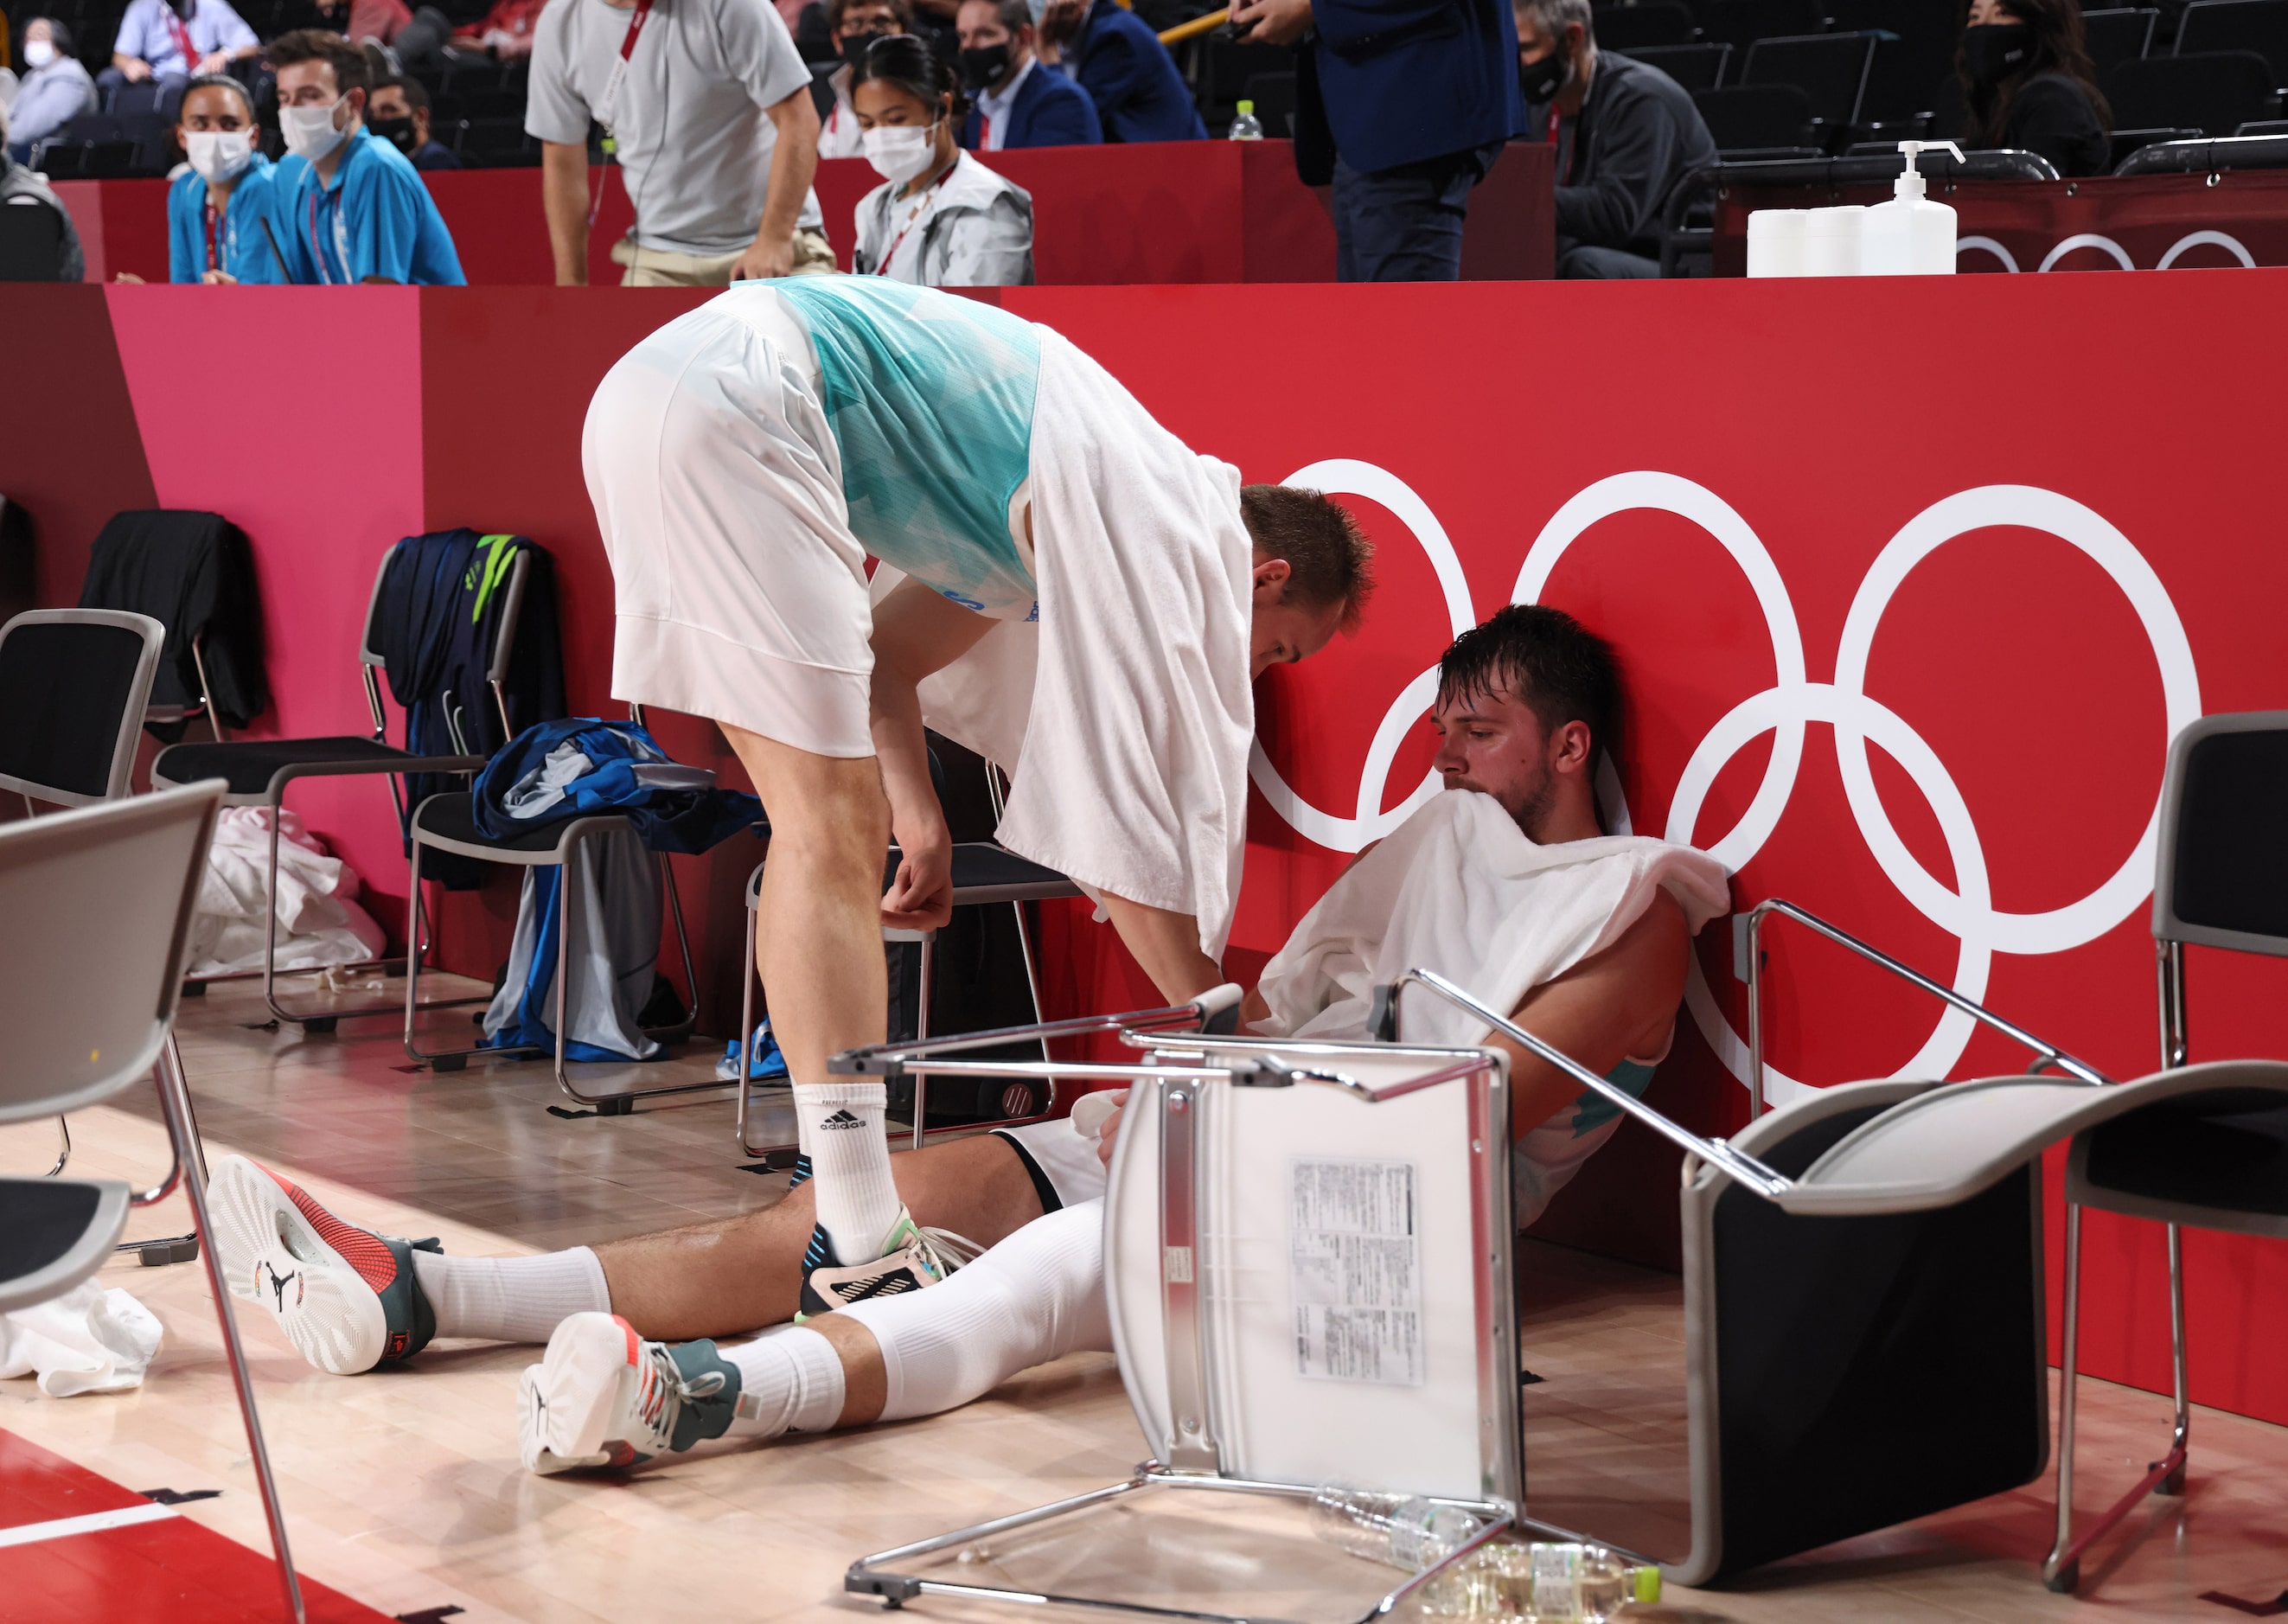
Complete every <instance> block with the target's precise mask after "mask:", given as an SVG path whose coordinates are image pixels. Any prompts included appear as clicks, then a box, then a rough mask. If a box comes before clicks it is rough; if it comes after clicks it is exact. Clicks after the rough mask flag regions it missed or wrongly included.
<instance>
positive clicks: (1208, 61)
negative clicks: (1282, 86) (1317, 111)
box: [1194, 36, 1295, 135]
mask: <svg viewBox="0 0 2288 1624" xmlns="http://www.w3.org/2000/svg"><path fill="white" fill-rule="evenodd" d="M1202 45H1203V50H1202V52H1201V56H1200V76H1199V84H1198V85H1197V86H1196V89H1195V91H1194V95H1195V98H1196V100H1197V101H1198V102H1199V105H1200V116H1201V117H1202V118H1204V119H1205V120H1206V121H1207V126H1208V133H1209V134H1210V135H1221V134H1223V133H1224V131H1226V130H1227V129H1228V128H1230V125H1231V120H1232V112H1233V109H1234V108H1235V107H1237V105H1238V103H1239V99H1240V98H1241V97H1243V96H1244V95H1246V94H1247V83H1248V81H1249V80H1251V79H1252V78H1254V77H1255V76H1257V75H1259V74H1280V73H1283V74H1292V73H1293V72H1294V71H1295V53H1294V52H1292V51H1291V50H1289V49H1288V48H1287V47H1286V46H1284V45H1251V44H1245V43H1244V42H1243V41H1240V40H1235V39H1217V38H1215V37H1214V36H1209V37H1208V38H1207V39H1206V40H1204V41H1203V42H1202ZM1264 133H1265V134H1266V135H1271V134H1279V135H1284V134H1285V133H1287V132H1286V131H1284V130H1279V131H1273V130H1272V129H1271V127H1270V126H1269V125H1268V124H1267V125H1265V126H1264Z"/></svg>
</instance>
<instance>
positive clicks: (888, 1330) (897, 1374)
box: [838, 1201, 1112, 1421]
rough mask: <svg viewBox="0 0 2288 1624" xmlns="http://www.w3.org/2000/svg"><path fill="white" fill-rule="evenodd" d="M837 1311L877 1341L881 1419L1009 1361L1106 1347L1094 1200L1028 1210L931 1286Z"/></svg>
mask: <svg viewBox="0 0 2288 1624" xmlns="http://www.w3.org/2000/svg"><path fill="white" fill-rule="evenodd" d="M838 1312H840V1313H842V1314H845V1315H846V1316H848V1317H849V1318H852V1319H854V1320H857V1321H858V1322H859V1323H860V1324H862V1325H864V1326H865V1327H866V1328H867V1329H868V1330H870V1331H871V1332H872V1333H874V1340H875V1341H877V1342H878V1343H879V1344H880V1346H881V1349H882V1365H883V1369H884V1373H885V1374H886V1376H887V1378H888V1381H889V1394H888V1399H887V1402H886V1403H885V1404H884V1405H883V1406H882V1419H883V1420H884V1421H901V1420H903V1419H905V1418H907V1417H909V1416H915V1415H934V1414H936V1413H938V1412H939V1411H941V1410H950V1409H952V1408H954V1407H955V1406H956V1405H964V1404H967V1403H968V1402H969V1401H970V1400H971V1399H973V1398H975V1397H979V1396H981V1395H982V1394H985V1393H989V1392H990V1391H992V1390H993V1389H995V1388H997V1387H998V1386H999V1385H1000V1384H1001V1383H1002V1382H1004V1381H1007V1380H1008V1379H1009V1378H1010V1377H1012V1376H1013V1375H1015V1374H1016V1373H1018V1372H1019V1371H1021V1370H1029V1369H1031V1368H1032V1367H1033V1366H1034V1365H1045V1364H1047V1363H1048V1362H1049V1361H1050V1360H1052V1359H1060V1358H1062V1357H1064V1356H1065V1355H1066V1354H1069V1353H1078V1352H1082V1351H1084V1350H1095V1351H1107V1350H1109V1349H1110V1348H1111V1346H1112V1329H1111V1324H1110V1321H1109V1320H1108V1318H1107V1316H1106V1313H1105V1308H1104V1204H1103V1203H1102V1202H1101V1201H1089V1202H1084V1203H1083V1204H1082V1205H1081V1206H1071V1207H1067V1208H1065V1209H1064V1210H1062V1211H1061V1212H1055V1213H1051V1214H1049V1215H1048V1216H1046V1217H1045V1218H1038V1219H1036V1220H1035V1221H1034V1222H1031V1223H1029V1224H1027V1225H1026V1226H1025V1227H1024V1228H1023V1229H1021V1230H1018V1231H1017V1232H1016V1233H1015V1234H1014V1235H1012V1236H1011V1237H1009V1238H1008V1239H1006V1240H1005V1241H1003V1242H1002V1243H1001V1244H1000V1245H999V1246H995V1247H993V1248H992V1249H991V1250H989V1251H988V1252H987V1253H986V1254H984V1255H983V1256H981V1257H980V1258H979V1259H978V1260H977V1261H976V1262H973V1263H971V1264H970V1265H969V1266H968V1267H966V1268H965V1269H962V1270H958V1271H957V1272H956V1273H955V1274H954V1276H953V1278H950V1279H949V1280H947V1281H946V1282H945V1283H944V1284H943V1285H941V1286H931V1287H929V1288H928V1289H927V1290H926V1291H920V1292H916V1293H914V1294H911V1295H909V1296H903V1297H892V1298H889V1299H888V1300H886V1301H881V1300H877V1301H874V1302H856V1303H853V1304H851V1306H850V1307H848V1308H846V1309H842V1310H838Z"/></svg>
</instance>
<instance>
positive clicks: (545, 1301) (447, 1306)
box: [413, 1246, 612, 1342]
mask: <svg viewBox="0 0 2288 1624" xmlns="http://www.w3.org/2000/svg"><path fill="white" fill-rule="evenodd" d="M413 1278H414V1280H415V1281H416V1282H417V1284H418V1285H419V1286H420V1287H421V1294H422V1295H423V1296H425V1297H426V1298H428V1299H429V1306H430V1308H431V1309H432V1310H434V1312H435V1313H436V1316H437V1334H438V1335H440V1336H475V1337H482V1338H484V1339H486V1340H487V1341H497V1342H544V1341H547V1340H548V1339H549V1336H550V1335H551V1334H552V1333H553V1332H554V1331H555V1329H556V1327H557V1326H558V1325H560V1324H561V1323H562V1322H563V1321H564V1320H566V1319H567V1318H570V1317H571V1316H572V1315H575V1314H578V1313H584V1312H586V1311H589V1310H593V1311H595V1312H597V1313H600V1314H608V1313H610V1312H611V1311H612V1294H611V1291H610V1289H609V1288H608V1286H606V1285H605V1284H604V1266H603V1265H602V1264H601V1263H600V1262H597V1261H596V1254H594V1253H593V1252H591V1251H589V1250H588V1248H587V1247H585V1246H575V1247H573V1248H572V1249H571V1250H570V1251H569V1252H544V1253H542V1254H540V1255H539V1256H538V1257H447V1256H445V1255H443V1254H440V1253H435V1252H416V1253H415V1254H413Z"/></svg>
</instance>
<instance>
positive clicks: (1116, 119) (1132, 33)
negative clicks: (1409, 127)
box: [1037, 0, 1457, 141]
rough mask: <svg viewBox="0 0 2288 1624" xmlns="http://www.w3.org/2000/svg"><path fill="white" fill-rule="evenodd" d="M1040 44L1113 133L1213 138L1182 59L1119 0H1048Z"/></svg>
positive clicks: (1108, 135)
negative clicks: (1189, 85) (1178, 63)
mask: <svg viewBox="0 0 2288 1624" xmlns="http://www.w3.org/2000/svg"><path fill="white" fill-rule="evenodd" d="M1445 3H1446V4H1455V3H1457V0H1445ZM1235 20H1236V13H1235ZM1037 49H1038V51H1039V52H1040V58H1041V60H1042V61H1043V62H1044V63H1045V64H1046V65H1047V66H1049V67H1051V68H1057V69H1058V70H1059V71H1061V72H1062V73H1064V74H1066V75H1067V76H1069V77H1070V78H1071V79H1072V80H1073V81H1074V82H1075V83H1076V84H1078V85H1079V86H1080V87H1081V89H1083V90H1084V91H1086V92H1088V99H1089V100H1091V101H1092V102H1094V103H1095V104H1096V111H1097V115H1098V116H1099V117H1100V118H1101V119H1102V121H1103V135H1104V139H1106V140H1108V141H1204V140H1205V139H1207V135H1208V127H1207V125H1205V124H1204V123H1201V122H1200V110H1199V108H1197V107H1195V106H1193V105H1192V92H1190V90H1189V89H1188V88H1187V87H1186V86H1185V84H1184V76H1183V75H1182V73H1181V72H1180V71H1179V70H1178V69H1177V67H1176V59H1175V58H1173V57H1172V56H1170V55H1169V54H1168V48H1167V46H1165V45H1164V44H1161V43H1160V36H1159V35H1157V34H1156V33H1155V32H1153V29H1152V25H1151V24H1150V23H1148V22H1146V21H1145V20H1143V19H1142V18H1141V17H1139V16H1138V15H1136V13H1135V12H1132V11H1129V10H1127V9H1125V8H1124V7H1123V6H1122V5H1121V4H1120V0H1049V4H1048V8H1047V10H1046V11H1045V12H1043V13H1042V16H1041V28H1040V37H1039V39H1038V41H1037Z"/></svg>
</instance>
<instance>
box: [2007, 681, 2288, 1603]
mask: <svg viewBox="0 0 2288 1624" xmlns="http://www.w3.org/2000/svg"><path fill="white" fill-rule="evenodd" d="M2157 844H2158V856H2157V861H2156V864H2155V867H2156V870H2157V872H2156V873H2155V875H2154V879H2153V945H2154V950H2155V955H2156V959H2157V971H2158V981H2159V986H2160V1007H2161V1023H2160V1024H2161V1066H2162V1070H2163V1071H2165V1072H2166V1071H2178V1070H2180V1069H2181V1068H2183V1067H2185V1066H2186V1065H2187V1064H2188V1063H2189V1061H2190V1059H2191V1043H2192V1039H2191V1034H2190V1031H2189V1028H2188V1024H2187V1021H2186V1006H2185V947H2186V944H2187V943H2192V944H2194V945H2197V946H2201V947H2210V948H2217V949H2220V950H2222V951H2228V952H2242V953H2261V954H2263V955H2265V956H2266V957H2268V958H2274V959H2283V958H2288V711H2255V712H2243V713H2240V714H2237V715H2220V716H2204V717H2202V718H2201V719H2200V720H2198V721H2196V722H2194V723H2193V724H2192V725H2191V726H2189V727H2188V728H2185V730H2184V731H2183V732H2181V733H2180V734H2178V735H2177V736H2176V738H2175V739H2174V740H2173V741H2172V742H2171V744H2170V746H2169V766H2168V771H2167V774H2166V776H2165V777H2164V779H2163V781H2162V785H2161V828H2160V840H2159V841H2158V843H2157ZM2085 1206H2089V1207H2096V1208H2097V1209H2099V1210H2100V1211H2101V1212H2112V1213H2121V1214H2127V1215H2128V1216H2131V1217H2135V1218H2146V1219H2150V1220H2153V1221H2154V1222H2159V1223H2164V1224H2166V1225H2167V1226H2168V1244H2169V1348H2170V1356H2171V1357H2170V1369H2171V1373H2172V1375H2173V1381H2172V1384H2171V1385H2172V1387H2173V1391H2174V1396H2175V1398H2176V1425H2175V1429H2174V1432H2173V1435H2172V1437H2171V1438H2170V1444H2169V1448H2168V1451H2167V1452H2166V1453H2165V1454H2164V1455H2163V1456H2162V1458H2161V1459H2160V1460H2158V1461H2154V1462H2153V1463H2152V1464H2151V1465H2150V1466H2149V1467H2148V1468H2147V1469H2146V1472H2145V1475H2144V1477H2142V1478H2141V1479H2140V1480H2139V1481H2138V1483H2137V1485H2136V1486H2135V1487H2134V1488H2133V1489H2131V1490H2130V1491H2129V1493H2126V1494H2125V1495H2124V1496H2122V1498H2121V1499H2120V1500H2118V1501H2116V1502H2115V1503H2114V1505H2113V1506H2112V1507H2111V1508H2110V1509H2108V1510H2107V1511H2106V1512H2105V1513H2104V1514H2103V1515H2102V1516H2101V1517H2098V1519H2097V1520H2096V1521H2095V1522H2094V1523H2093V1524H2090V1525H2089V1526H2088V1527H2087V1528H2085V1529H2084V1530H2083V1531H2082V1532H2081V1533H2080V1534H2079V1536H2078V1537H2077V1536H2076V1535H2075V1533H2074V1531H2073V1477H2074V1392H2075V1388H2076V1386H2077V1383H2076V1381H2075V1369H2076V1354H2077V1340H2078V1336H2077V1333H2078V1330H2079V1318H2080V1316H2079V1313H2078V1310H2079V1307H2080V1282H2081V1213H2082V1208H2084V1207H2085ZM2188 1225H2189V1226H2191V1227H2192V1228H2195V1229H2203V1230H2230V1231H2234V1232H2236V1233H2239V1234H2243V1235H2270V1236H2288V1105H2284V1103H2283V1101H2282V1098H2281V1096H2280V1095H2275V1094H2264V1093H2257V1092H2254V1091H2252V1090H2244V1089H2235V1088H2231V1087H2218V1088H2215V1089H2213V1090H2210V1091H2207V1092H2204V1093H2192V1094H2183V1095H2177V1096H2175V1097H2174V1098H2172V1099H2168V1100H2165V1101H2163V1102H2162V1103H2157V1104H2153V1105H2148V1106H2145V1107H2143V1108H2142V1109H2140V1110H2138V1111H2131V1112H2127V1113H2125V1114H2124V1115H2121V1116H2118V1117H2116V1118H2113V1119H2112V1120H2110V1121H2109V1122H2104V1123H2101V1124H2099V1125H2098V1126H2094V1127H2091V1128H2087V1129H2085V1130H2084V1131H2083V1132H2081V1133H2079V1134H2076V1135H2075V1136H2074V1141H2073V1148H2072V1150H2070V1152H2069V1154H2068V1156H2067V1158H2066V1287H2065V1348H2064V1351H2063V1354H2062V1357H2061V1358H2060V1360H2059V1373H2060V1381H2061V1382H2062V1388H2061V1392H2062V1397H2061V1398H2060V1401H2059V1404H2060V1408H2059V1415H2058V1433H2059V1437H2058V1506H2057V1517H2058V1524H2057V1542H2056V1544H2055V1545H2054V1546H2053V1547H2052V1548H2051V1551H2050V1555H2049V1559H2048V1560H2047V1561H2046V1562H2045V1563H2044V1564H2043V1565H2042V1577H2043V1579H2044V1580H2045V1581H2046V1582H2047V1584H2048V1585H2049V1587H2050V1588H2051V1589H2053V1590H2071V1589H2073V1588H2075V1586H2076V1585H2077V1583H2078V1582H2079V1580H2080V1577H2081V1559H2082V1556H2083V1555H2084V1553H2085V1552H2086V1551H2087V1550H2088V1549H2089V1548H2090V1546H2091V1545H2092V1544H2093V1542H2094V1541H2095V1540H2098V1539H2100V1538H2101V1537H2102V1536H2103V1535H2104V1534H2105V1532H2107V1531H2108V1530H2109V1529H2110V1528H2112V1527H2113V1526H2114V1525H2115V1524H2117V1523H2119V1522H2120V1521H2121V1519H2122V1518H2123V1517H2126V1516H2127V1515H2128V1514H2129V1513H2130V1512H2131V1511H2132V1510H2133V1509H2135V1508H2136V1507H2137V1505H2138V1503H2139V1502H2140V1501H2142V1500H2143V1499H2144V1498H2145V1497H2146V1496H2147V1495H2148V1494H2167V1495H2181V1494H2182V1493H2184V1492H2185V1463H2186V1452H2187V1448H2188V1445H2189V1441H2190V1438H2191V1433H2192V1402H2191V1398H2190V1396H2189V1389H2188V1384H2187V1381H2186V1354H2185V1271H2184V1246H2183V1242H2182V1238H2181V1233H2180V1231H2181V1230H2182V1229H2183V1228H2184V1227H2185V1226H2188Z"/></svg>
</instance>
